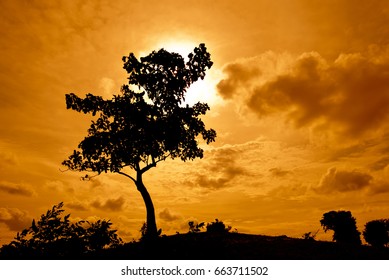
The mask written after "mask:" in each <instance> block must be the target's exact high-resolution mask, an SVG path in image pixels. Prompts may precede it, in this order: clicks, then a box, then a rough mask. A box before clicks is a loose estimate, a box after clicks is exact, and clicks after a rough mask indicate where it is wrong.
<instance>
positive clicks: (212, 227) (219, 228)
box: [207, 219, 231, 233]
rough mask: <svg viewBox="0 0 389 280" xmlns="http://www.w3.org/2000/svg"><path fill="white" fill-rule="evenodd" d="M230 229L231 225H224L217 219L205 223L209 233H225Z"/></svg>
mask: <svg viewBox="0 0 389 280" xmlns="http://www.w3.org/2000/svg"><path fill="white" fill-rule="evenodd" d="M230 230H231V226H228V227H226V225H225V224H224V223H223V222H222V221H219V220H218V219H215V221H214V222H212V223H210V224H207V232H210V233H227V232H230Z"/></svg>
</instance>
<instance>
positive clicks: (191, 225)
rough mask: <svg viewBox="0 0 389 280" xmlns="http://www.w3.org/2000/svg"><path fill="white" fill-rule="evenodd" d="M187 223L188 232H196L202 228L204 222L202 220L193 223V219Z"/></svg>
mask: <svg viewBox="0 0 389 280" xmlns="http://www.w3.org/2000/svg"><path fill="white" fill-rule="evenodd" d="M188 225H189V233H196V232H200V231H201V230H202V229H203V228H204V226H205V223H204V222H201V223H195V222H194V221H189V222H188Z"/></svg>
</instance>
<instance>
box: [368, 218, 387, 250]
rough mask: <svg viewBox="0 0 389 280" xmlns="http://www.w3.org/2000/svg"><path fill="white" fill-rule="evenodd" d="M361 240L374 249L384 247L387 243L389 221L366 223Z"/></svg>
mask: <svg viewBox="0 0 389 280" xmlns="http://www.w3.org/2000/svg"><path fill="white" fill-rule="evenodd" d="M363 238H364V239H365V240H366V242H367V243H369V244H370V245H372V246H374V247H384V246H387V245H388V243H389V220H388V219H381V220H374V221H370V222H367V223H366V225H365V230H364V231H363Z"/></svg>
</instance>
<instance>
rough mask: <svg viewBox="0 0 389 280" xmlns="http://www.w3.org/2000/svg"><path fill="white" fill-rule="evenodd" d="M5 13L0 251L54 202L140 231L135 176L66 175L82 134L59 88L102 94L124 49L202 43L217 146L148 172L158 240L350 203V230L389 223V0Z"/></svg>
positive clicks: (247, 228)
mask: <svg viewBox="0 0 389 280" xmlns="http://www.w3.org/2000/svg"><path fill="white" fill-rule="evenodd" d="M0 13H1V16H0V30H1V36H0V43H1V48H0V55H1V60H0V84H1V102H0V114H1V119H2V122H1V125H0V176H1V177H0V244H1V243H6V242H9V241H10V240H11V239H12V238H13V237H14V236H15V234H16V232H17V231H20V230H22V229H23V228H25V227H27V226H29V225H30V223H31V220H32V219H33V218H35V219H36V218H39V216H40V215H41V214H42V213H44V212H45V211H46V210H47V209H49V208H51V207H52V206H53V205H54V204H57V203H58V202H60V201H64V203H65V210H66V211H68V212H70V213H71V217H73V218H74V219H79V218H82V219H89V220H93V219H98V218H106V219H111V221H112V222H113V224H114V226H116V227H118V228H119V234H120V235H121V236H122V237H123V238H124V239H125V240H127V241H130V240H131V239H132V238H138V237H139V229H140V227H141V225H142V223H143V221H144V219H145V209H144V205H143V201H142V199H141V196H140V194H139V193H138V192H137V191H136V189H135V187H134V186H133V185H132V184H131V182H130V181H128V180H126V179H125V178H124V177H123V178H121V176H119V175H114V174H107V175H101V176H98V177H95V178H94V179H93V180H92V181H90V182H84V181H81V180H80V176H81V175H83V174H80V173H77V172H61V171H60V169H61V168H63V167H62V166H61V162H62V161H63V160H64V159H66V158H67V156H68V155H70V153H71V152H72V151H73V149H74V148H75V147H76V146H77V144H78V143H79V142H80V141H81V140H82V139H83V137H84V136H85V135H86V130H87V128H88V127H89V120H88V117H86V116H85V115H82V114H79V113H76V112H72V111H67V110H66V105H65V94H66V93H70V92H74V93H76V94H78V95H80V96H84V94H86V93H88V92H91V93H93V94H96V95H103V96H104V97H109V96H112V94H116V93H118V90H119V88H120V86H121V85H122V84H123V83H125V82H126V75H125V74H126V73H125V71H124V70H123V69H122V61H121V57H122V56H123V55H128V53H130V52H134V53H135V54H136V55H137V56H139V55H145V54H148V53H149V52H150V51H152V50H156V49H159V48H161V47H166V48H171V49H175V48H176V49H177V50H179V51H180V50H187V48H188V46H189V47H190V48H194V47H195V46H197V45H198V44H199V43H201V42H204V43H205V44H206V46H207V47H208V49H209V51H210V53H211V56H212V59H213V61H214V66H213V68H212V69H211V70H210V71H209V72H208V74H207V77H206V79H205V81H204V82H203V84H200V85H196V86H195V89H193V90H192V91H191V94H194V96H198V97H199V98H201V100H203V101H206V102H209V103H210V105H211V111H210V112H209V113H208V115H207V116H206V117H205V118H204V121H205V123H206V125H207V127H208V128H214V129H215V130H216V131H217V133H218V137H217V140H216V142H215V143H213V144H212V145H210V146H208V147H207V148H206V152H205V157H204V158H203V159H202V160H195V161H193V162H186V163H181V162H180V161H178V160H175V161H166V162H163V163H160V164H159V165H158V167H157V168H155V169H153V170H151V171H149V172H148V173H146V174H145V183H146V184H147V186H148V188H149V191H150V193H151V195H152V198H153V199H154V203H155V206H156V214H157V223H158V226H159V227H161V228H162V229H163V232H164V233H167V234H171V233H175V232H176V231H180V232H186V231H187V230H188V226H187V222H188V221H189V220H197V221H205V222H211V221H213V220H214V219H215V218H218V219H219V220H223V221H224V222H225V223H226V224H229V225H232V227H234V228H237V229H238V231H239V232H245V233H257V234H270V235H283V234H286V235H288V236H291V237H301V236H302V235H303V234H304V233H306V232H308V231H313V232H315V231H316V230H317V229H319V228H320V223H319V220H320V218H321V217H322V215H323V213H325V212H327V211H330V210H340V209H343V210H350V211H351V212H352V214H353V215H354V217H356V219H357V222H358V228H359V230H360V231H362V230H363V227H364V224H365V223H366V222H367V221H369V220H372V219H379V218H388V213H389V203H388V202H389V155H388V154H386V153H387V152H388V151H389V144H388V139H389V125H388V119H389V118H388V117H389V113H388V112H389V42H388V41H389V28H388V26H389V3H388V1H386V0H382V1H379V0H373V1H351V0H348V1H347V0H329V1H316V0H302V1H301V0H296V1H292V0H281V1H274V0H255V1H245V0H241V1H228V0H227V1H226V0H223V1H201V0H196V1H185V2H183V1H103V0H101V1H73V0H71V1H69V0H67V1H21V0H17V1H15V0H12V1H1V3H0ZM199 90H200V91H201V90H202V92H199ZM188 98H189V99H190V100H194V99H193V96H192V99H191V97H188ZM318 237H319V239H323V240H328V239H330V238H331V234H330V233H327V234H324V233H323V232H322V231H320V232H319V235H318Z"/></svg>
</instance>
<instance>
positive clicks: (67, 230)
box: [1, 202, 122, 258]
mask: <svg viewBox="0 0 389 280" xmlns="http://www.w3.org/2000/svg"><path fill="white" fill-rule="evenodd" d="M62 207H63V203H62V202H61V203H59V204H57V205H54V206H53V208H52V209H51V210H48V211H47V212H46V214H43V215H42V216H41V218H40V220H39V221H38V222H35V220H32V224H31V227H29V228H27V229H24V230H23V231H22V232H21V233H19V232H18V233H17V235H16V237H15V240H14V241H12V242H11V243H10V244H7V245H4V246H3V247H2V248H1V255H2V256H4V257H7V258H14V257H15V258H18V257H27V258H30V257H33V258H34V257H38V258H52V257H59V258H63V257H77V256H81V255H82V254H85V253H93V252H97V251H100V250H102V249H104V248H113V247H115V246H117V245H119V244H121V243H122V240H121V238H120V237H119V236H118V235H117V233H116V230H112V229H111V228H110V227H111V225H112V223H111V222H110V221H106V220H98V221H97V222H94V223H91V222H88V221H78V222H75V223H71V222H70V220H69V217H70V214H68V215H65V216H64V217H63V218H62V217H61V216H62V214H63V212H64V210H63V209H62Z"/></svg>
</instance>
